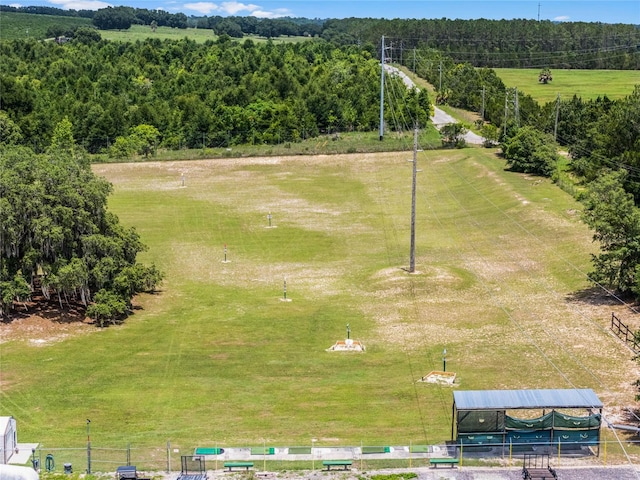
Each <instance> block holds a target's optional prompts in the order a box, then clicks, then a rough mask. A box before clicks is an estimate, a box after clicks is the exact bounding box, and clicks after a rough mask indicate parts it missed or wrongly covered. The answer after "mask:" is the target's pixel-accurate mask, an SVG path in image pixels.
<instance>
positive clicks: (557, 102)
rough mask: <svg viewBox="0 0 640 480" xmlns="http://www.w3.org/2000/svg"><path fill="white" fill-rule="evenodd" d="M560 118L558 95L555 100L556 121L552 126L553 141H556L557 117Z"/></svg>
mask: <svg viewBox="0 0 640 480" xmlns="http://www.w3.org/2000/svg"><path fill="white" fill-rule="evenodd" d="M559 116H560V94H558V98H557V100H556V121H555V123H554V125H553V139H554V140H558V117H559Z"/></svg>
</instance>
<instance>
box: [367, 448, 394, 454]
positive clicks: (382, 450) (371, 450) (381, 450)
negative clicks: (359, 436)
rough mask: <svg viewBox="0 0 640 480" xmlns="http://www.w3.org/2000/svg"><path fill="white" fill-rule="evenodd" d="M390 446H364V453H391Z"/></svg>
mask: <svg viewBox="0 0 640 480" xmlns="http://www.w3.org/2000/svg"><path fill="white" fill-rule="evenodd" d="M389 452H391V449H390V448H389V447H362V453H389Z"/></svg>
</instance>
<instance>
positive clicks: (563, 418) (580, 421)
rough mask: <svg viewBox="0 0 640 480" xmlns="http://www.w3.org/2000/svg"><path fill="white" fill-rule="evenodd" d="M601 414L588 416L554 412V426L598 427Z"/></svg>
mask: <svg viewBox="0 0 640 480" xmlns="http://www.w3.org/2000/svg"><path fill="white" fill-rule="evenodd" d="M600 423H601V421H600V415H599V414H595V415H590V416H588V417H572V416H570V415H563V414H562V413H558V412H553V427H554V428H563V429H564V428H597V427H600Z"/></svg>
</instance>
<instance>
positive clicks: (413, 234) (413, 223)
mask: <svg viewBox="0 0 640 480" xmlns="http://www.w3.org/2000/svg"><path fill="white" fill-rule="evenodd" d="M417 174H418V124H417V123H416V124H415V126H414V130H413V177H412V178H413V180H412V182H411V247H410V249H411V251H410V252H409V273H414V272H415V271H416V176H417Z"/></svg>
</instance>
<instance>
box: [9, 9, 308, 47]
mask: <svg viewBox="0 0 640 480" xmlns="http://www.w3.org/2000/svg"><path fill="white" fill-rule="evenodd" d="M54 25H56V26H60V25H61V26H63V27H65V28H73V27H78V26H85V27H90V26H92V23H91V20H90V19H88V18H75V17H59V16H55V15H36V14H30V13H17V12H2V13H0V40H13V39H18V38H26V37H33V38H36V39H39V40H42V39H44V38H46V31H47V29H48V28H49V27H51V26H54ZM99 32H100V35H101V36H102V38H104V39H105V40H113V41H119V42H135V41H138V40H139V41H142V40H144V39H146V38H160V39H173V40H178V39H181V38H185V37H188V38H190V39H192V40H194V41H195V42H198V43H204V42H206V41H207V40H215V39H216V38H217V36H216V35H215V34H214V33H213V30H209V29H203V28H186V29H182V28H170V27H158V28H157V30H156V31H155V32H152V31H151V27H149V26H146V25H132V26H131V28H129V29H128V30H99ZM245 39H251V40H253V41H254V42H266V41H267V39H266V38H265V37H258V36H256V35H247V36H245V37H243V38H240V39H234V40H239V41H244V40H245ZM308 39H309V38H307V37H277V38H273V39H272V41H273V42H274V43H289V42H300V41H304V40H308Z"/></svg>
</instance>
